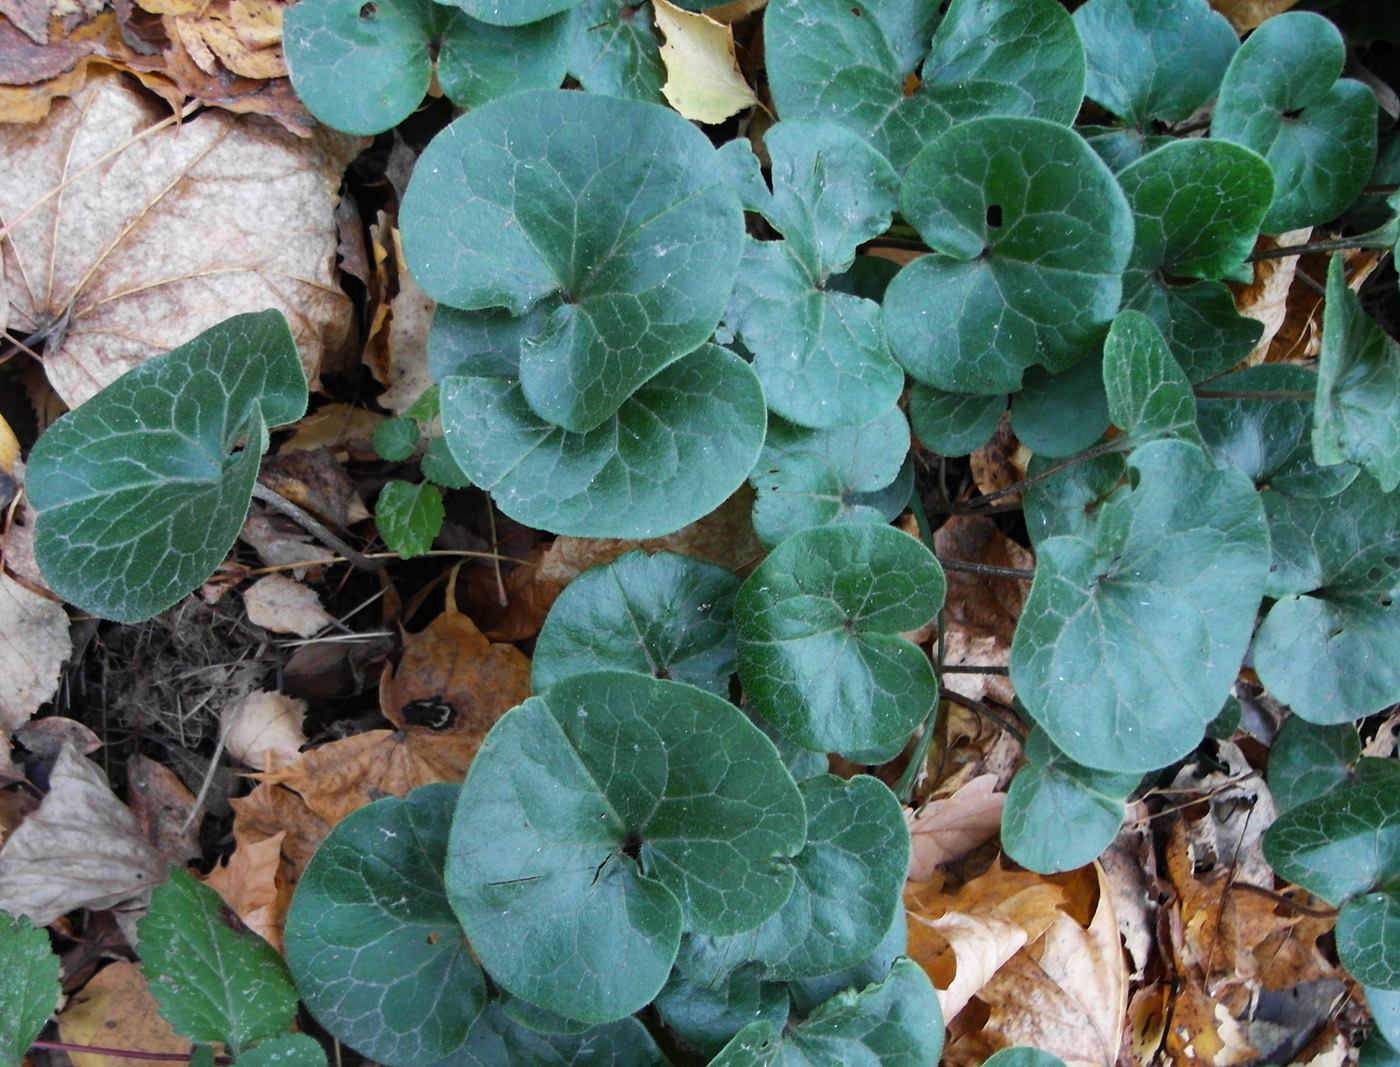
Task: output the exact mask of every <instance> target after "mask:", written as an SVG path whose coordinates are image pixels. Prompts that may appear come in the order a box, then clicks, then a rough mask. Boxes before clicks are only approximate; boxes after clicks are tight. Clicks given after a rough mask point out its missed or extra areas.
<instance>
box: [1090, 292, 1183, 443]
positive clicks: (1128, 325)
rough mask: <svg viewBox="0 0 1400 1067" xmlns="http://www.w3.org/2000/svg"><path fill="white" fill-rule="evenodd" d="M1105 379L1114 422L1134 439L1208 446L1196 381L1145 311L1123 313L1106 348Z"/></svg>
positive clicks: (1114, 323) (1104, 356)
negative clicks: (1200, 420) (1200, 418)
mask: <svg viewBox="0 0 1400 1067" xmlns="http://www.w3.org/2000/svg"><path fill="white" fill-rule="evenodd" d="M1103 381H1104V389H1105V391H1106V392H1107V393H1108V413H1109V417H1110V418H1112V419H1113V424H1114V425H1115V426H1117V427H1118V428H1119V429H1120V430H1122V431H1123V432H1124V433H1125V434H1127V435H1128V437H1130V438H1131V439H1132V440H1133V441H1135V442H1140V441H1150V440H1152V439H1154V438H1159V437H1176V438H1180V439H1181V440H1184V441H1190V442H1191V443H1192V444H1197V445H1202V446H1204V445H1205V442H1204V441H1203V440H1202V439H1201V432H1200V430H1198V429H1197V428H1196V398H1195V396H1193V395H1192V393H1191V383H1190V382H1188V381H1187V380H1186V375H1185V374H1183V373H1182V372H1181V367H1180V366H1179V365H1178V364H1177V362H1176V360H1174V359H1172V354H1171V352H1170V351H1169V350H1168V348H1167V342H1166V339H1165V338H1163V336H1162V332H1161V331H1160V330H1159V329H1157V327H1156V326H1154V325H1153V323H1152V320H1151V319H1149V318H1148V317H1147V316H1146V315H1144V314H1142V312H1140V311H1120V312H1119V313H1118V316H1117V318H1115V319H1114V320H1113V325H1112V326H1111V327H1110V328H1109V331H1108V338H1107V340H1105V341H1104V346H1103Z"/></svg>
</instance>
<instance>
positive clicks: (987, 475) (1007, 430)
mask: <svg viewBox="0 0 1400 1067" xmlns="http://www.w3.org/2000/svg"><path fill="white" fill-rule="evenodd" d="M1022 452H1023V449H1022V448H1021V442H1020V441H1018V440H1017V439H1016V435H1015V434H1014V433H1013V432H1012V430H1011V417H1010V415H1008V414H1005V413H1003V414H1002V416H1001V421H1000V422H998V423H997V429H996V433H994V434H993V435H992V439H991V440H990V441H988V442H987V443H986V444H985V445H983V446H982V447H981V448H979V449H978V450H977V451H976V452H973V453H972V454H971V455H970V456H968V457H967V459H968V464H969V465H970V466H971V468H972V480H973V481H974V482H975V483H976V484H977V489H978V491H979V492H982V493H995V492H997V491H998V490H1000V489H1007V488H1009V487H1011V486H1013V485H1015V484H1016V483H1017V482H1019V481H1020V480H1021V479H1022V478H1024V477H1025V476H1026V471H1025V461H1024V459H1022V458H1021V455H1020V453H1022ZM1018 461H1019V463H1020V465H1019V466H1018ZM1020 500H1021V494H1020V493H1010V494H1008V495H1007V496H1004V497H1002V498H1001V503H1004V504H1016V503H1019V502H1020Z"/></svg>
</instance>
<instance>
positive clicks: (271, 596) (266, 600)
mask: <svg viewBox="0 0 1400 1067" xmlns="http://www.w3.org/2000/svg"><path fill="white" fill-rule="evenodd" d="M243 606H244V607H246V608H247V609H248V620H249V621H250V622H252V623H253V625H255V626H261V627H262V628H263V629H265V630H271V631H272V632H273V633H279V634H296V635H297V636H299V637H312V636H314V635H315V634H316V633H317V632H319V631H320V630H321V629H322V628H324V627H326V626H329V625H331V623H333V622H335V619H334V618H332V617H331V614H330V612H328V611H327V610H326V609H325V608H323V607H322V606H321V598H320V597H319V596H318V595H317V594H316V590H314V589H312V588H310V587H309V586H305V585H302V584H301V583H300V582H294V581H292V579H290V578H288V577H286V576H284V575H281V574H269V575H266V576H264V577H262V578H259V579H258V580H257V581H256V582H254V583H253V584H252V585H250V586H249V587H248V588H247V589H245V590H243Z"/></svg>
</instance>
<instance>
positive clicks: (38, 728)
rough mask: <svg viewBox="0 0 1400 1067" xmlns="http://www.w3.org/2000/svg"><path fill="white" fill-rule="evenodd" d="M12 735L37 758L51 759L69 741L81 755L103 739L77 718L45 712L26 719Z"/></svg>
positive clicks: (98, 744) (95, 748) (96, 748)
mask: <svg viewBox="0 0 1400 1067" xmlns="http://www.w3.org/2000/svg"><path fill="white" fill-rule="evenodd" d="M15 739H16V740H17V741H19V743H20V744H22V745H23V746H24V747H25V748H27V749H29V751H30V752H32V753H34V755H36V756H38V757H39V758H40V759H46V760H53V759H57V758H58V754H59V753H60V752H62V751H63V746H64V744H65V743H68V742H71V743H72V745H73V747H74V748H76V749H77V750H78V751H79V752H80V753H82V754H83V755H84V756H87V755H91V754H92V753H93V752H96V751H97V750H98V749H99V748H101V747H102V739H101V738H100V737H98V736H97V735H96V734H95V733H93V732H92V731H91V730H90V729H88V728H87V727H86V726H84V725H83V724H82V723H80V722H78V721H77V720H76V719H68V718H64V717H63V716H62V715H46V716H45V717H44V718H42V719H36V720H34V721H33V722H28V723H25V724H24V725H23V726H21V727H20V728H19V729H18V730H16V731H15Z"/></svg>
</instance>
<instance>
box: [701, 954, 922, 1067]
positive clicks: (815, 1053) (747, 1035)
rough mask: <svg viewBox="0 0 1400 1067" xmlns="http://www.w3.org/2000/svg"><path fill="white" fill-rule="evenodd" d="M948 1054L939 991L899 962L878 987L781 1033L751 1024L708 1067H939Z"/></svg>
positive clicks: (848, 994)
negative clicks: (923, 1066)
mask: <svg viewBox="0 0 1400 1067" xmlns="http://www.w3.org/2000/svg"><path fill="white" fill-rule="evenodd" d="M942 1049H943V1013H942V1011H940V1010H939V1007H938V996H937V994H936V993H935V991H934V988H933V983H932V982H930V981H929V979H928V975H926V974H925V973H924V970H923V968H922V967H920V966H919V965H918V964H917V963H914V962H913V961H912V960H908V959H901V960H899V961H897V962H896V963H895V965H894V966H893V967H892V968H891V969H890V973H889V977H887V978H886V979H885V980H884V981H883V982H881V983H880V984H879V985H872V986H869V987H867V988H866V989H863V990H859V991H857V990H854V989H851V990H846V991H845V992H842V993H838V994H836V995H835V996H834V997H832V998H831V999H830V1000H828V1001H826V1002H825V1003H824V1004H822V1005H821V1006H820V1007H819V1008H817V1009H816V1011H814V1012H813V1013H812V1014H811V1015H809V1016H808V1017H807V1018H806V1019H804V1020H803V1021H802V1022H800V1023H798V1024H797V1025H795V1026H794V1025H791V1024H790V1025H789V1026H787V1027H786V1028H785V1029H784V1030H783V1031H782V1032H779V1031H778V1030H777V1029H775V1028H774V1027H773V1025H772V1024H771V1023H769V1022H767V1021H766V1020H761V1021H759V1022H755V1023H751V1024H750V1025H748V1026H746V1027H744V1029H742V1030H740V1031H739V1033H737V1034H736V1035H735V1036H734V1038H733V1040H732V1041H730V1042H729V1044H728V1045H726V1046H725V1047H724V1050H723V1051H721V1052H720V1054H719V1055H718V1056H716V1057H715V1058H714V1059H713V1060H711V1061H710V1067H849V1065H851V1064H861V1065H869V1067H877V1065H878V1067H906V1065H913V1064H927V1063H937V1062H938V1056H939V1053H940V1052H941V1051H942Z"/></svg>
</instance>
